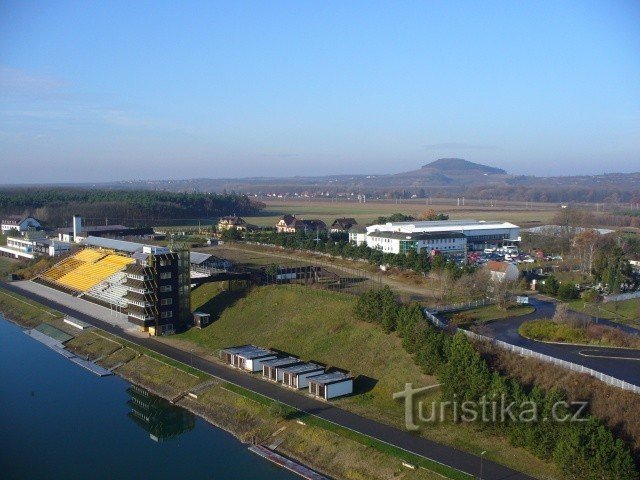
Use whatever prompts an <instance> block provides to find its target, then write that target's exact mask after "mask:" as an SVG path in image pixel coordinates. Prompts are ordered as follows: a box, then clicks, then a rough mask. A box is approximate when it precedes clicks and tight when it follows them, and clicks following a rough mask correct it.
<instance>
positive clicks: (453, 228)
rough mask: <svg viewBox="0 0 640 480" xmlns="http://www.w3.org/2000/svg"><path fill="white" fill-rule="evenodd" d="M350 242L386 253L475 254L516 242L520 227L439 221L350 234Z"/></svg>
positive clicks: (394, 224) (390, 224)
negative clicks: (466, 252)
mask: <svg viewBox="0 0 640 480" xmlns="http://www.w3.org/2000/svg"><path fill="white" fill-rule="evenodd" d="M349 239H350V240H351V241H353V242H354V243H356V245H361V244H363V243H366V245H367V246H368V247H370V248H376V249H381V250H382V251H385V252H389V253H405V252H407V251H409V250H410V249H416V250H417V251H419V250H422V249H428V250H430V251H435V250H438V251H440V252H443V253H447V252H450V253H456V252H461V251H466V250H470V251H478V250H484V249H485V248H495V247H497V246H499V245H502V244H503V243H511V242H518V241H519V240H520V227H518V226H517V225H514V224H512V223H509V222H495V221H484V220H442V221H414V222H388V223H383V224H376V225H370V226H368V227H366V235H365V234H364V232H361V231H360V230H359V229H353V230H350V231H349Z"/></svg>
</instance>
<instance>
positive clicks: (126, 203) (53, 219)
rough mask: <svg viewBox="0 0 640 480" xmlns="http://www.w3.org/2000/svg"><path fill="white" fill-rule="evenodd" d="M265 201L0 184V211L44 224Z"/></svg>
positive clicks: (150, 217) (198, 214)
mask: <svg viewBox="0 0 640 480" xmlns="http://www.w3.org/2000/svg"><path fill="white" fill-rule="evenodd" d="M262 208H264V205H263V204H262V203H260V202H256V201H254V200H251V199H249V198H248V197H247V196H244V195H235V194H206V193H173V192H164V191H149V190H139V191H136V190H122V191H120V190H94V189H91V190H89V189H75V188H73V189H72V188H12V189H3V190H0V215H2V216H5V215H12V214H13V215H32V216H34V217H36V218H38V219H39V220H40V221H42V222H45V223H46V224H47V226H64V225H69V224H70V222H71V217H72V216H73V215H74V214H79V215H82V216H83V217H85V218H87V219H93V220H94V223H104V221H105V218H108V219H109V223H112V224H113V223H118V222H119V223H125V224H126V225H127V226H138V225H148V224H150V223H152V222H154V221H162V220H174V219H188V218H191V219H193V218H215V217H219V216H221V215H229V214H232V213H235V214H238V215H255V214H256V213H258V212H259V211H260V210H261V209H262Z"/></svg>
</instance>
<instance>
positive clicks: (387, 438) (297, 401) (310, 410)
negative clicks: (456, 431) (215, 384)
mask: <svg viewBox="0 0 640 480" xmlns="http://www.w3.org/2000/svg"><path fill="white" fill-rule="evenodd" d="M26 283H31V282H16V283H12V284H7V283H4V282H2V283H1V286H2V287H3V288H5V289H7V290H9V291H11V292H14V293H17V294H19V295H23V296H25V297H27V298H29V299H31V300H33V301H36V302H39V303H41V304H43V305H45V306H48V307H50V308H53V309H55V310H58V311H60V312H62V313H64V314H66V315H71V316H74V317H76V318H79V319H80V320H83V321H85V322H88V323H90V324H92V325H94V326H96V327H98V328H101V329H103V330H105V331H107V332H110V333H113V334H115V335H120V336H121V337H123V338H125V339H127V340H129V341H131V342H133V343H136V344H138V345H141V346H143V347H145V348H149V349H151V350H154V351H156V352H158V353H160V354H163V355H166V356H168V357H171V358H173V359H175V360H178V361H180V362H182V363H184V364H186V365H190V364H192V365H193V366H194V367H196V368H198V369H200V370H202V371H204V372H206V373H208V374H210V375H213V376H215V377H218V378H220V379H222V380H225V381H227V382H230V383H233V384H235V385H238V386H240V387H243V388H246V389H249V390H252V391H254V392H257V393H259V394H261V395H264V396H266V397H269V398H271V399H274V400H277V401H279V402H282V403H284V404H286V405H289V406H291V407H293V408H295V409H297V410H300V411H303V412H305V413H307V414H311V415H315V416H318V417H320V418H322V419H324V420H327V421H330V422H333V423H335V424H337V425H340V426H342V427H345V428H348V429H351V430H354V431H356V432H359V433H362V434H364V435H368V436H370V437H373V438H375V439H377V440H379V441H382V442H384V443H388V444H390V445H393V446H395V447H398V448H401V449H403V450H406V451H408V452H410V453H413V454H416V455H419V456H422V457H425V458H428V459H431V460H433V461H436V462H439V463H442V464H445V465H448V466H451V467H453V468H457V469H458V470H461V471H463V472H467V473H469V474H471V475H478V474H479V472H480V457H478V456H476V455H472V454H470V453H467V452H463V451H460V450H457V449H455V448H453V447H449V446H446V445H441V444H439V443H436V442H433V441H431V440H428V439H426V438H424V437H419V436H417V435H414V434H412V433H409V432H407V431H405V430H400V429H398V428H395V427H392V426H389V425H386V424H383V423H380V422H377V421H375V420H372V419H370V418H366V417H362V416H359V415H356V414H355V413H351V412H348V411H346V410H342V409H340V408H338V407H335V406H333V405H331V404H330V403H326V402H321V401H318V400H314V399H313V398H310V397H307V396H306V395H300V394H299V393H297V392H294V391H290V390H287V389H284V388H282V387H280V386H279V385H277V384H273V383H270V382H265V381H263V380H260V379H259V378H256V377H255V376H253V375H250V374H247V373H244V372H241V371H238V370H234V369H231V368H228V367H226V366H224V365H222V364H218V363H213V362H211V361H208V360H205V359H203V358H201V357H197V356H195V357H193V363H192V356H191V352H188V351H184V350H180V349H178V348H176V347H173V346H171V345H167V344H165V343H162V342H159V341H157V340H155V339H154V338H153V337H148V338H143V337H141V336H140V335H134V334H132V332H130V331H128V330H122V329H121V328H119V327H116V326H114V325H112V324H111V323H108V322H106V321H104V320H100V319H98V318H95V317H92V316H91V315H89V314H86V313H83V312H82V311H80V310H78V309H76V308H75V306H76V305H77V303H76V301H82V300H79V299H76V298H74V297H70V296H68V295H64V294H62V295H61V296H60V297H59V298H58V299H57V300H52V299H50V298H48V297H47V296H46V295H41V294H40V293H39V292H38V288H35V287H33V285H35V286H36V287H42V288H47V287H43V286H41V285H39V284H32V285H28V286H26V285H25V284H26ZM67 299H68V300H71V301H66V300H67ZM73 300H75V301H73ZM85 303H86V302H85ZM70 304H71V305H73V306H70ZM106 310H107V311H108V309H106ZM483 478H484V479H485V480H525V479H531V477H529V476H528V475H526V474H524V473H520V472H517V471H515V470H512V469H510V468H508V467H505V466H503V465H500V464H498V463H495V462H492V461H489V460H486V459H485V460H484V467H483Z"/></svg>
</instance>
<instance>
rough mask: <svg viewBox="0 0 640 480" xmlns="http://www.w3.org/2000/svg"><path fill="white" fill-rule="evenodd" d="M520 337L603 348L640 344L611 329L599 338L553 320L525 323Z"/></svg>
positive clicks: (633, 338) (608, 328) (607, 328)
mask: <svg viewBox="0 0 640 480" xmlns="http://www.w3.org/2000/svg"><path fill="white" fill-rule="evenodd" d="M518 332H519V333H520V335H522V336H524V337H527V338H532V339H534V340H541V341H543V342H544V341H546V342H561V343H577V344H583V345H599V346H603V347H629V348H638V346H639V344H640V342H638V341H637V339H636V337H633V336H625V335H623V334H621V333H620V332H619V331H618V330H616V329H614V328H611V327H603V332H611V334H613V335H611V334H608V333H603V334H602V335H601V336H600V335H598V336H597V337H596V336H594V335H593V334H591V335H590V334H589V331H588V330H587V329H584V328H580V327H576V326H573V325H567V324H565V323H559V322H554V321H553V320H532V321H530V322H524V323H523V324H522V325H520V328H519V329H518Z"/></svg>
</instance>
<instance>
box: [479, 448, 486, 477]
mask: <svg viewBox="0 0 640 480" xmlns="http://www.w3.org/2000/svg"><path fill="white" fill-rule="evenodd" d="M485 453H487V451H486V450H483V451H482V452H481V453H480V477H478V478H479V479H480V480H482V459H483V458H484V454H485Z"/></svg>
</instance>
